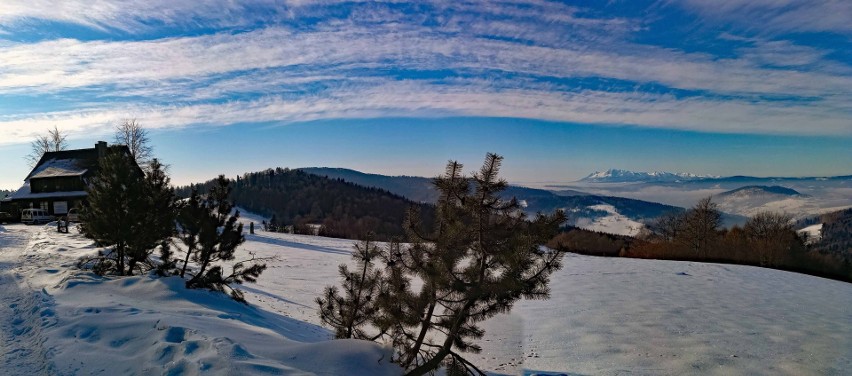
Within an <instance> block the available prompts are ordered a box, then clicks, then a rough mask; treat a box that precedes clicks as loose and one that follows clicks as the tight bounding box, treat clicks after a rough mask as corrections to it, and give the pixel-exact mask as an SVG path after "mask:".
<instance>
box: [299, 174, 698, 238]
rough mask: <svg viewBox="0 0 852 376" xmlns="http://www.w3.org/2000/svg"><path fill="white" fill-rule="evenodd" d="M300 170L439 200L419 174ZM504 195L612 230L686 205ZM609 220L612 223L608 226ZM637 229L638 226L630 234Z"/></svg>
mask: <svg viewBox="0 0 852 376" xmlns="http://www.w3.org/2000/svg"><path fill="white" fill-rule="evenodd" d="M300 170H301V171H304V172H307V173H310V174H314V175H318V176H324V177H328V178H330V179H342V180H344V181H346V182H350V183H354V184H358V185H362V186H365V187H373V188H379V189H382V190H385V191H388V192H391V193H393V194H397V195H400V196H403V197H405V198H407V199H409V200H412V201H416V202H424V203H434V202H436V201H437V200H438V192H437V191H436V190H435V189H434V187H433V185H432V179H430V178H425V177H416V176H385V175H377V174H367V173H363V172H359V171H355V170H349V169H343V168H325V167H310V168H301V169H300ZM504 197H505V198H510V197H515V198H517V199H518V200H520V202H521V205H522V206H524V210H525V211H526V212H527V213H529V214H535V213H537V212H544V213H550V212H553V211H555V210H557V209H563V210H565V211H566V212H567V214H568V217H569V221H570V224H572V225H579V226H578V227H583V225H587V226H586V227H588V228H594V229H596V230H599V231H610V232H613V233H618V234H625V231H626V227H625V226H621V224H623V223H618V222H624V220H623V219H619V218H626V219H629V220H631V221H634V222H644V221H647V220H651V219H654V218H657V217H659V216H661V215H663V214H665V213H668V212H672V211H680V210H683V208H680V207H676V206H671V205H665V204H660V203H656V202H648V201H642V200H635V199H630V198H623V197H614V196H604V195H595V194H589V193H584V192H580V191H562V192H558V193H557V192H552V191H547V190H543V189H535V188H527V187H520V186H509V188H508V189H507V190H506V191H504ZM607 224H612V226H609V227H607ZM636 231H638V228H636V226H633V228H632V229H631V230H630V232H631V233H630V234H631V235H632V234H635V232H636Z"/></svg>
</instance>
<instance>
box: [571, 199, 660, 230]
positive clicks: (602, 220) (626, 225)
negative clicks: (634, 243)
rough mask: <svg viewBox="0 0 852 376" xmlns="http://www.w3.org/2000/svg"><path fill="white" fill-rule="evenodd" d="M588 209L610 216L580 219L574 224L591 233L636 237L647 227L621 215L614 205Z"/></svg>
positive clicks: (593, 206) (595, 206)
mask: <svg viewBox="0 0 852 376" xmlns="http://www.w3.org/2000/svg"><path fill="white" fill-rule="evenodd" d="M588 208H589V209H592V210H599V211H604V212H607V213H609V214H608V215H606V216H604V217H599V218H595V219H588V218H580V219H578V220H577V222H576V223H575V224H574V225H575V226H577V227H579V228H582V229H586V230H591V231H598V232H605V233H609V234H616V235H628V236H636V234H638V233H639V231H640V230H642V228H644V227H645V225H644V224H642V223H640V222H636V221H634V220H632V219H630V218H627V217H625V216H624V215H621V214H620V213H618V211H617V210H616V209H615V207H614V206H612V205H608V204H600V205H592V206H589V207H588Z"/></svg>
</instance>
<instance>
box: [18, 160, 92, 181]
mask: <svg viewBox="0 0 852 376" xmlns="http://www.w3.org/2000/svg"><path fill="white" fill-rule="evenodd" d="M86 171H88V169H87V168H83V167H80V165H79V163H78V160H77V159H49V160H47V161H45V162H44V163H42V164H40V165H38V166H37V167H36V168H35V170H33V172H32V173H30V176H28V177H27V178H28V179H33V178H52V177H59V176H80V175H83V174H85V173H86Z"/></svg>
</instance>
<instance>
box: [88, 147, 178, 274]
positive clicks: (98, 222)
mask: <svg viewBox="0 0 852 376" xmlns="http://www.w3.org/2000/svg"><path fill="white" fill-rule="evenodd" d="M161 167H162V165H161V164H159V162H157V163H156V164H155V165H153V166H152V169H151V170H150V171H149V173H148V174H143V172H142V170H140V169H139V168H138V167H137V166H136V163H135V162H134V161H133V159H131V158H130V157H129V156H128V155H126V154H125V153H122V152H120V151H115V150H113V151H110V152H108V153H107V154H106V155H105V156H104V157H103V158H101V160H100V162H99V166H98V168H99V169H98V174H97V176H96V177H95V178H94V179H93V181H92V184H91V185H90V186H89V187H88V188H87V192H88V206H87V207H84V209H83V211H82V213H81V214H82V216H83V224H82V229H83V233H84V234H85V235H86V236H88V237H89V238H92V239H94V240H95V241H96V242H97V243H98V244H100V245H104V246H110V249H109V250H108V251H107V252H106V253H105V254H103V255H102V257H100V258H98V259H97V262H96V264H95V266H94V270H95V272H97V273H99V274H117V275H133V273H134V271H137V270H138V271H140V272H143V271H145V270H148V269H150V268H152V267H153V263H152V262H151V260H150V256H151V254H152V252H153V251H154V249H156V248H157V247H158V246H160V247H162V246H164V245H165V244H166V243H167V242H168V239H169V238H171V236H172V235H173V234H174V217H175V195H174V191H173V190H172V188H171V187H170V186H169V178H168V176H167V175H166V174H165V172H163V170H162V168H161ZM166 247H167V245H166ZM166 252H168V251H167V250H166Z"/></svg>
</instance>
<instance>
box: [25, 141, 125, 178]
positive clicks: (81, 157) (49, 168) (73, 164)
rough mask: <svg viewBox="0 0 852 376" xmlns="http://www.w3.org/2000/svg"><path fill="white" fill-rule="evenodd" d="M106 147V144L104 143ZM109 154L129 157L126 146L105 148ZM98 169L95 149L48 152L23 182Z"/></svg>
mask: <svg viewBox="0 0 852 376" xmlns="http://www.w3.org/2000/svg"><path fill="white" fill-rule="evenodd" d="M104 146H106V143H104ZM106 147H107V149H108V150H109V151H110V152H114V151H118V152H123V153H125V154H127V155H130V148H128V147H127V145H111V146H106ZM97 167H98V149H97V147H94V148H88V149H74V150H60V151H49V152H46V153H44V155H42V156H41V159H39V161H38V163H36V165H35V167H33V169H32V171H30V173H29V174H28V175H27V177H26V178H24V180H29V179H31V178H32V179H38V178H49V177H58V176H80V175H83V174H86V173H87V172H94V171H95V170H97ZM137 167H138V166H137Z"/></svg>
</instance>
